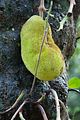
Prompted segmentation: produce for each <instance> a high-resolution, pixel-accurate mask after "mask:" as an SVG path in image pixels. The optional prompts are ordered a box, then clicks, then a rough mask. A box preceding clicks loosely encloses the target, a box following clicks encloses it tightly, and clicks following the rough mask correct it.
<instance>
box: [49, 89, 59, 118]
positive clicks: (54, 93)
mask: <svg viewBox="0 0 80 120" xmlns="http://www.w3.org/2000/svg"><path fill="white" fill-rule="evenodd" d="M50 91H51V92H52V94H53V96H54V97H55V102H56V113H57V116H56V120H61V118H60V105H59V99H58V95H57V93H56V91H55V90H53V89H50Z"/></svg>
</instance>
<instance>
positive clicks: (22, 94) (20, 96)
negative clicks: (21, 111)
mask: <svg viewBox="0 0 80 120" xmlns="http://www.w3.org/2000/svg"><path fill="white" fill-rule="evenodd" d="M23 96H24V91H22V92H21V94H20V95H19V97H18V98H17V100H16V101H15V103H14V104H13V105H12V106H11V107H10V108H9V109H7V110H5V111H3V112H0V114H4V113H7V112H9V111H10V110H12V109H13V108H14V107H16V106H17V104H18V103H19V101H20V100H21V99H22V98H23Z"/></svg>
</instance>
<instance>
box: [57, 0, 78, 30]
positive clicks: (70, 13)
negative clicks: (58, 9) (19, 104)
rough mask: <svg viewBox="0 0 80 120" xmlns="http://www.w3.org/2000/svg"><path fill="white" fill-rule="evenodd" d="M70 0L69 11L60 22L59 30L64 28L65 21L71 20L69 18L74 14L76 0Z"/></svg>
mask: <svg viewBox="0 0 80 120" xmlns="http://www.w3.org/2000/svg"><path fill="white" fill-rule="evenodd" d="M69 1H70V5H69V9H68V12H67V14H66V15H65V16H64V18H63V19H62V21H61V22H60V26H59V28H58V30H57V31H60V30H62V29H63V26H64V24H65V22H67V21H68V20H69V18H70V17H71V16H72V12H73V7H74V5H76V2H75V0H69Z"/></svg>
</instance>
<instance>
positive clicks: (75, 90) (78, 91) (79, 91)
mask: <svg viewBox="0 0 80 120" xmlns="http://www.w3.org/2000/svg"><path fill="white" fill-rule="evenodd" d="M68 91H69V92H70V91H74V92H77V93H79V94H80V90H77V89H68Z"/></svg>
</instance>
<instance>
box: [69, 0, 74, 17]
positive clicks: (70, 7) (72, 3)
mask: <svg viewBox="0 0 80 120" xmlns="http://www.w3.org/2000/svg"><path fill="white" fill-rule="evenodd" d="M69 1H70V6H69V9H68V13H67V16H68V17H71V16H72V12H73V7H74V5H76V2H75V0H69Z"/></svg>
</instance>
